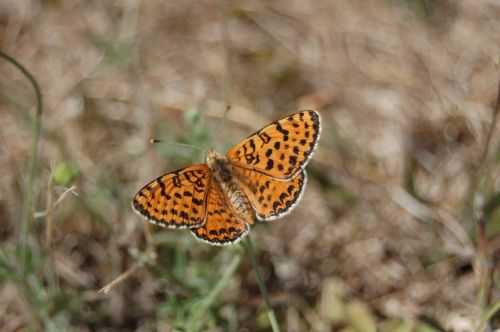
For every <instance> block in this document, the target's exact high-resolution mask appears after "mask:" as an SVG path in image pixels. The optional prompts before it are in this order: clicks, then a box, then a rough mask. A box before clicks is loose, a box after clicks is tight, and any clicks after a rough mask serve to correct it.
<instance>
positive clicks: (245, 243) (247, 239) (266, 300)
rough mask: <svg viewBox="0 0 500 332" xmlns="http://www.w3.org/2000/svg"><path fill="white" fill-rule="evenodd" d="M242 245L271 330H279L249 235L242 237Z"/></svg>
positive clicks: (277, 331) (275, 331)
mask: <svg viewBox="0 0 500 332" xmlns="http://www.w3.org/2000/svg"><path fill="white" fill-rule="evenodd" d="M243 246H244V247H245V249H246V251H247V253H248V255H249V256H250V260H251V262H252V267H253V270H254V271H255V274H256V276H257V283H258V284H259V289H260V293H261V294H262V297H263V298H264V303H265V304H266V310H267V316H268V318H269V322H270V323H271V328H272V329H273V332H279V331H280V328H279V325H278V320H277V319H276V315H275V314H274V310H273V307H272V306H271V302H270V301H269V294H268V293H267V289H266V284H265V283H264V279H263V278H262V274H261V273H260V268H259V264H258V263H257V258H255V251H254V250H253V246H252V240H251V239H250V236H247V237H245V239H243Z"/></svg>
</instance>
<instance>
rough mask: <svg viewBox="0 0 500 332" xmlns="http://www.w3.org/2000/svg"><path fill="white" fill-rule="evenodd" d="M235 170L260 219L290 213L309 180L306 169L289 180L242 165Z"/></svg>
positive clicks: (269, 218) (278, 216) (271, 218)
mask: <svg viewBox="0 0 500 332" xmlns="http://www.w3.org/2000/svg"><path fill="white" fill-rule="evenodd" d="M233 172H234V174H235V176H236V177H237V178H238V181H239V182H240V183H241V184H242V188H243V191H244V192H245V194H246V196H247V197H248V199H249V200H250V202H251V203H252V206H253V208H254V210H255V212H256V216H257V219H258V220H259V221H270V220H274V219H277V218H280V217H282V216H284V215H286V214H288V213H290V212H291V211H292V209H293V208H294V207H295V206H296V204H297V203H298V202H299V201H300V199H301V197H302V193H303V192H304V189H305V185H306V182H307V177H306V173H305V171H301V172H299V173H298V174H296V175H295V177H294V178H293V179H291V180H288V181H283V180H276V179H273V178H272V177H269V176H267V175H264V174H262V173H259V172H255V171H251V170H249V169H245V168H241V167H233Z"/></svg>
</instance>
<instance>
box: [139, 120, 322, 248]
mask: <svg viewBox="0 0 500 332" xmlns="http://www.w3.org/2000/svg"><path fill="white" fill-rule="evenodd" d="M320 130H321V127H320V115H319V113H318V112H316V111H301V112H298V113H295V114H292V115H290V116H287V117H285V118H283V119H281V120H278V121H275V122H273V123H271V124H269V125H267V126H266V127H264V128H262V129H261V130H259V131H257V132H256V133H254V134H252V135H250V136H248V137H247V138H246V139H245V140H243V141H242V142H241V143H240V144H238V145H236V146H235V147H233V148H232V149H231V150H230V151H229V152H228V153H227V154H226V156H223V155H221V154H219V153H217V152H214V151H209V152H208V153H207V156H206V164H200V165H194V166H188V167H185V168H181V169H179V170H177V171H174V172H171V173H167V174H165V175H162V176H160V177H159V178H157V179H156V180H154V181H152V182H150V183H149V184H147V185H146V186H145V187H143V188H142V189H141V190H139V192H138V193H137V194H136V195H135V197H134V200H133V204H132V205H133V208H134V209H135V210H136V211H137V212H138V213H139V214H140V215H142V216H144V217H146V218H147V219H148V220H149V221H151V222H153V223H155V224H158V225H160V226H166V227H170V228H189V229H191V231H192V232H193V234H194V236H195V237H196V238H198V239H200V240H202V241H205V242H207V243H209V244H212V245H229V244H233V243H236V242H237V241H239V240H240V239H241V238H243V237H244V236H245V235H246V234H247V233H248V231H249V229H250V227H249V225H251V224H253V223H255V222H256V221H268V220H274V219H277V218H280V217H282V216H284V215H286V214H288V213H290V211H291V210H292V209H293V207H294V206H295V205H296V204H297V202H298V201H299V200H300V198H301V196H302V193H303V192H304V188H305V184H306V180H307V178H306V172H305V171H304V170H303V169H304V167H305V166H306V165H307V163H308V162H309V160H310V159H311V157H312V155H313V152H314V150H315V149H316V146H317V144H318V139H319V135H320Z"/></svg>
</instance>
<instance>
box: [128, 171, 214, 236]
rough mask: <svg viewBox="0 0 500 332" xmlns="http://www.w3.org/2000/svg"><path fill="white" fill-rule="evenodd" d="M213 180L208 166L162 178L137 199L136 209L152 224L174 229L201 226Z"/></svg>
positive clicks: (149, 184) (139, 193)
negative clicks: (211, 180) (209, 188)
mask: <svg viewBox="0 0 500 332" xmlns="http://www.w3.org/2000/svg"><path fill="white" fill-rule="evenodd" d="M210 179H211V172H210V169H209V168H208V166H207V165H195V166H189V167H185V168H181V169H179V170H177V171H174V172H171V173H167V174H165V175H162V176H160V177H159V178H157V179H156V180H153V181H151V182H150V183H148V184H147V185H146V186H144V187H143V188H142V189H141V190H139V192H138V193H137V194H136V195H135V197H134V200H133V202H132V206H133V207H134V209H135V210H136V211H137V212H138V213H139V214H141V215H143V216H144V217H146V218H147V219H148V220H149V221H151V222H153V223H156V224H158V225H160V226H166V227H171V228H190V227H195V226H199V225H202V224H203V223H204V222H205V217H206V197H207V193H208V187H209V183H210Z"/></svg>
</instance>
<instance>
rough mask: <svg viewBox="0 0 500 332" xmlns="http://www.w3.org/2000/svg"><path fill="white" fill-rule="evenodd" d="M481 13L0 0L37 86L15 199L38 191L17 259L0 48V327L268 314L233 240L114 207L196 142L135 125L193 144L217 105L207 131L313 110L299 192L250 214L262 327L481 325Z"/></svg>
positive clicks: (487, 291) (491, 96) (12, 130)
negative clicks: (161, 224) (297, 197)
mask: <svg viewBox="0 0 500 332" xmlns="http://www.w3.org/2000/svg"><path fill="white" fill-rule="evenodd" d="M499 17H500V5H499V3H498V2H497V1H495V0H482V1H466V0H462V1H426V0H420V1H419V0H415V1H410V0H406V1H405V0H398V1H396V0H394V1H382V0H369V1H360V0H355V1H316V2H313V3H311V2H308V1H298V0H297V1H282V0H279V1H273V2H264V1H262V2H250V1H249V2H241V3H233V2H229V1H219V2H209V1H197V2H194V3H193V2H181V1H176V2H168V1H159V0H151V1H147V2H146V1H144V2H140V1H126V2H121V1H116V2H114V1H64V0H52V1H47V0H45V1H29V0H23V1H17V0H6V1H3V2H1V3H0V49H1V50H2V51H3V52H5V53H8V54H10V55H11V56H13V57H14V58H15V59H16V60H17V61H19V62H20V63H22V64H24V65H25V66H26V68H28V70H29V71H30V72H31V73H32V74H33V76H34V77H35V78H36V79H37V80H38V82H39V84H40V86H41V90H42V93H43V97H44V108H45V113H44V116H43V127H42V140H41V143H40V148H39V152H40V153H39V157H40V158H39V164H38V165H39V166H38V168H37V170H36V171H37V173H36V175H37V176H36V180H35V184H34V189H33V192H32V193H33V197H34V202H33V204H32V205H33V206H32V211H31V213H35V212H47V213H45V214H40V216H39V217H38V218H31V227H30V237H29V240H30V242H29V243H30V245H29V252H30V256H29V266H28V274H27V276H26V278H23V277H22V276H20V274H19V273H20V269H21V266H20V262H19V260H18V255H17V251H18V241H19V239H20V236H21V235H20V232H21V226H20V220H21V214H22V204H21V202H22V201H23V188H24V185H25V181H26V174H27V173H26V170H27V163H28V160H29V157H30V147H31V144H32V125H33V120H32V118H33V112H34V107H33V105H34V100H35V99H34V94H33V93H32V89H31V86H30V85H29V82H28V81H27V80H26V79H25V77H24V76H22V74H20V72H19V71H18V70H16V68H15V67H13V66H12V65H11V64H9V63H7V62H5V61H2V62H0V142H1V148H0V167H1V169H2V170H3V172H2V174H3V176H2V177H0V220H1V222H0V241H1V244H2V245H1V249H0V280H2V279H3V280H5V281H4V282H1V281H0V326H2V329H1V330H2V331H16V330H24V329H27V328H31V329H33V330H42V329H46V330H68V329H75V330H82V331H85V330H102V329H106V330H138V331H147V330H155V329H157V330H164V331H173V330H183V329H190V328H191V329H193V330H214V331H225V330H239V331H257V330H266V329H269V325H268V324H269V323H268V322H267V319H266V316H265V313H264V312H263V311H262V305H263V303H262V300H261V295H260V293H259V291H258V288H257V284H256V281H255V277H254V275H253V274H252V273H251V265H250V263H249V262H248V260H247V259H246V257H245V256H242V258H243V259H242V260H241V263H239V262H240V261H239V260H238V264H239V265H238V264H237V265H238V267H237V269H235V270H234V273H233V272H231V271H229V272H231V273H229V272H228V271H227V270H226V269H227V267H228V266H229V265H230V262H234V261H235V260H237V259H238V257H240V256H241V255H243V252H242V251H241V249H240V248H239V247H234V248H224V249H219V248H212V247H209V246H206V245H204V244H202V243H199V242H196V241H195V240H194V239H193V238H192V236H191V235H189V234H188V232H185V231H172V230H160V229H157V228H156V227H153V226H151V227H150V226H145V223H144V222H143V221H142V220H140V219H139V218H138V217H137V215H135V214H134V213H133V212H132V210H131V208H130V200H131V197H132V196H133V194H134V193H135V192H136V190H137V189H138V188H140V187H141V186H142V185H143V184H144V183H146V182H147V181H148V180H150V179H152V178H154V177H156V176H158V175H160V174H162V173H164V172H166V171H168V170H173V169H175V168H176V167H180V166H183V165H185V164H188V163H191V162H199V161H201V160H202V159H203V155H202V153H200V152H198V151H197V150H192V149H187V148H182V147H178V146H168V145H163V146H158V147H157V148H153V147H152V146H151V145H149V144H148V141H149V139H150V138H151V137H155V138H162V139H165V140H169V141H179V142H183V143H188V144H194V145H197V146H200V147H202V148H207V147H209V146H210V143H211V141H212V139H213V138H214V136H216V135H215V134H214V132H215V131H216V130H215V128H217V126H218V125H219V123H220V122H221V121H222V120H221V119H222V117H223V114H224V110H225V107H226V105H227V104H230V105H231V106H232V109H231V111H230V112H229V114H228V121H227V122H226V123H225V126H224V132H225V134H224V135H221V136H220V137H218V138H217V139H216V141H215V142H214V143H215V144H216V146H217V147H218V150H220V151H224V150H225V149H226V148H228V147H230V146H231V145H233V144H235V143H237V142H238V141H239V140H240V139H241V138H243V137H245V136H246V135H247V134H249V133H250V132H252V131H253V130H254V129H257V128H259V127H260V126H262V125H263V124H265V123H267V122H268V121H272V120H273V119H276V118H278V117H280V116H283V115H285V114H287V113H292V112H294V111H296V110H297V109H310V108H312V109H317V110H319V111H320V112H321V114H322V118H323V133H322V138H321V142H320V147H319V150H318V152H317V153H316V156H315V158H314V159H313V161H312V162H311V164H310V166H309V168H308V170H309V175H310V181H309V185H308V188H307V190H306V193H305V195H304V197H303V200H302V202H301V204H299V206H298V207H297V209H296V210H295V211H294V213H292V214H291V215H290V216H288V217H286V219H284V220H280V221H276V222H273V223H270V224H266V225H258V226H256V227H254V228H253V232H252V236H253V238H254V240H255V241H256V242H257V243H258V246H259V257H258V258H259V262H260V264H261V266H262V269H263V272H264V277H265V279H266V284H267V286H268V288H269V290H270V293H271V294H270V295H271V301H272V303H273V304H274V306H275V308H276V311H277V315H278V320H279V321H280V323H281V325H282V328H283V330H287V331H307V330H314V331H331V330H335V331H340V330H343V331H370V330H373V329H374V328H375V326H377V327H378V328H379V330H381V331H412V330H413V331H434V330H437V331H439V330H449V331H470V330H473V329H479V330H483V329H487V328H488V327H487V326H486V325H484V324H483V325H482V326H480V324H481V322H482V321H481V318H482V317H483V315H484V314H485V313H486V312H487V310H488V309H491V308H493V306H494V304H495V303H498V301H499V299H500V293H499V287H498V285H499V273H498V272H499V271H498V267H497V268H496V270H495V264H494V263H495V260H496V261H498V258H499V257H500V256H499V255H500V254H499V252H500V209H498V205H499V203H500V199H499V197H500V194H499V188H500V183H499V178H500V177H499V174H500V165H499V160H500V158H499V157H500V155H499V153H498V151H499V150H498V149H499V143H500V132H499V131H498V130H496V129H497V128H496V127H497V126H495V125H494V123H493V118H494V117H493V113H494V111H493V106H494V102H495V100H496V98H497V91H498V76H499V72H498V67H496V66H495V64H496V65H497V66H498V61H499V56H500V39H499V38H498V31H500V20H499V19H498V18H499ZM217 132H218V130H217ZM490 132H491V133H492V134H491V137H490V138H489V133H490ZM488 142H489V143H488ZM486 146H488V149H487V151H486V154H485V147H486ZM72 185H75V186H76V190H75V191H76V193H77V195H72V194H71V193H69V194H66V195H65V197H64V198H63V199H62V200H61V201H60V202H59V203H58V204H57V205H55V206H53V204H54V203H55V202H56V201H57V199H58V198H59V197H60V195H61V194H63V193H64V192H65V191H66V190H67V189H68V188H70V187H71V186H72ZM474 202H475V203H474ZM482 226H484V227H485V228H484V236H483V237H481V234H482V233H481V232H482V230H483V229H482V228H481V227H482ZM47 227H50V229H49V231H47ZM151 231H153V233H151ZM47 239H49V240H47ZM151 252H154V253H155V254H156V258H155V257H154V256H151V255H150V254H151ZM234 264H236V263H234ZM138 266H139V267H138ZM130 268H134V273H132V274H131V275H130V276H129V277H128V278H126V279H125V280H124V281H122V282H121V283H120V284H119V285H117V286H115V287H114V288H113V289H112V290H111V291H109V293H107V294H101V293H98V290H99V289H100V288H101V287H103V286H105V285H106V284H107V283H109V282H111V281H112V280H113V279H114V278H116V277H118V276H119V275H120V274H122V273H124V272H126V271H127V270H128V269H130ZM224 273H226V274H224ZM228 273H229V274H228ZM223 275H224V276H225V277H224V278H222V276H223ZM217 287H220V288H217ZM214 289H223V290H224V291H223V292H222V293H221V294H220V296H218V295H219V294H215V295H217V296H216V298H214V297H213V296H214V294H213V293H210V292H211V291H212V290H214ZM207 299H208V300H207ZM200 308H201V309H200ZM200 310H202V311H201V312H202V313H203V315H201V314H200ZM497 315H498V314H497ZM495 324H496V326H497V327H498V326H500V318H498V316H497V317H496V318H495V317H493V319H492V320H491V321H490V328H491V327H495Z"/></svg>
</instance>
